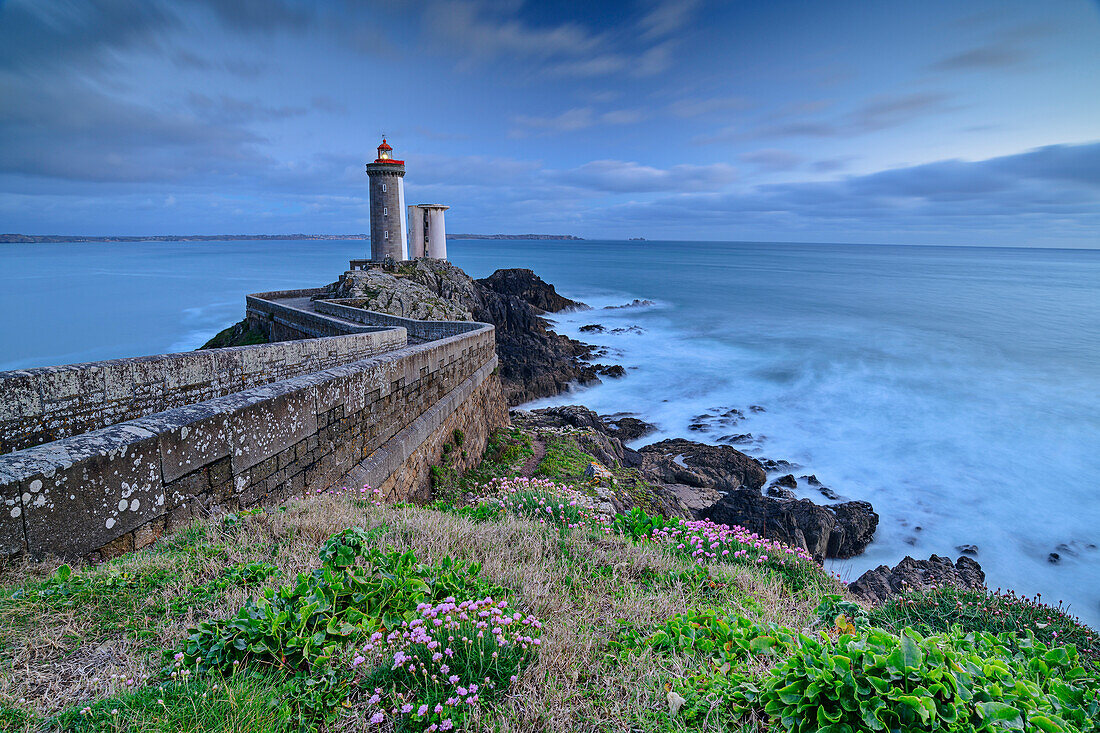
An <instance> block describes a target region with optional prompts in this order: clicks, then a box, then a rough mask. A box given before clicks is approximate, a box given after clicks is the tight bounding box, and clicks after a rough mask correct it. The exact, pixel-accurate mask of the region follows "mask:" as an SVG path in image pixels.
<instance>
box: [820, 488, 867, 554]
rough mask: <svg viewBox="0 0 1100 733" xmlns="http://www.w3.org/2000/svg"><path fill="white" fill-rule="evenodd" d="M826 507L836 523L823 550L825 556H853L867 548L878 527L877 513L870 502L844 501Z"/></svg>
mask: <svg viewBox="0 0 1100 733" xmlns="http://www.w3.org/2000/svg"><path fill="white" fill-rule="evenodd" d="M826 509H831V510H832V512H833V514H834V515H835V516H836V525H835V526H834V527H833V531H832V534H830V535H829V545H828V547H827V548H826V550H825V556H826V557H838V558H842V559H843V558H849V557H855V556H856V555H859V554H861V553H862V552H863V551H864V550H865V549H867V545H869V544H871V540H872V539H874V536H875V530H876V529H878V514H876V513H875V510H874V508H873V507H872V506H871V504H870V502H866V501H846V502H844V503H843V504H831V505H829V506H828V507H826Z"/></svg>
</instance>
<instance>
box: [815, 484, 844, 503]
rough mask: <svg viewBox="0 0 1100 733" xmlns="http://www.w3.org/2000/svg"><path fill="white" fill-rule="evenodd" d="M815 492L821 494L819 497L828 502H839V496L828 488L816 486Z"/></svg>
mask: <svg viewBox="0 0 1100 733" xmlns="http://www.w3.org/2000/svg"><path fill="white" fill-rule="evenodd" d="M817 490H818V491H819V492H821V495H822V496H824V497H825V498H826V499H828V500H830V501H840V500H841V498H843V497H841V495H840V494H838V493H836V492H835V491H833V490H832V489H830V488H829V487H828V486H818V487H817Z"/></svg>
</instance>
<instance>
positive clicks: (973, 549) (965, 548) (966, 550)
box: [955, 545, 978, 557]
mask: <svg viewBox="0 0 1100 733" xmlns="http://www.w3.org/2000/svg"><path fill="white" fill-rule="evenodd" d="M955 551H956V552H961V553H962V554H964V555H970V556H972V557H974V556H977V554H978V546H977V545H956V546H955Z"/></svg>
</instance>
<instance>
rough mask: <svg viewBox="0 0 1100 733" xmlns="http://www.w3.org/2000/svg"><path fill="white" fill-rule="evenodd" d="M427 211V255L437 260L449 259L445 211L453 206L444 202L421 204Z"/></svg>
mask: <svg viewBox="0 0 1100 733" xmlns="http://www.w3.org/2000/svg"><path fill="white" fill-rule="evenodd" d="M420 208H422V209H424V210H425V212H426V213H427V217H426V222H425V227H424V229H425V234H426V236H427V238H428V247H427V253H426V254H427V256H428V257H433V258H435V259H437V260H445V259H447V229H446V227H445V226H444V224H443V212H444V211H446V210H447V209H449V208H451V207H450V206H443V205H442V204H421V205H420Z"/></svg>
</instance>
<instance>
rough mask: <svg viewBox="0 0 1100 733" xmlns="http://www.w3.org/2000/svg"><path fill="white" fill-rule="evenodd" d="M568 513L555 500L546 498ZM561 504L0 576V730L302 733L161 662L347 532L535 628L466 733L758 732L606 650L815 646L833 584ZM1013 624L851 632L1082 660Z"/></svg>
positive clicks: (930, 602) (359, 523)
mask: <svg viewBox="0 0 1100 733" xmlns="http://www.w3.org/2000/svg"><path fill="white" fill-rule="evenodd" d="M545 437H547V438H548V440H547V454H546V458H544V460H543V461H542V462H540V469H541V468H543V467H545V468H546V470H547V472H549V473H553V474H555V475H574V474H573V473H572V472H574V471H575V469H576V467H577V466H578V465H583V464H582V463H581V461H583V460H585V459H586V458H588V456H587V455H586V454H584V452H583V451H582V450H581V449H580V448H579V446H578V445H577V443H576V441H575V440H573V439H572V438H571V437H570V436H559V437H562V439H561V440H554V439H553V436H545ZM454 438H455V441H454V442H455V448H454V450H461V444H462V442H463V441H462V438H461V437H460V436H458V435H455V436H454ZM532 455H533V450H532V446H531V439H530V437H529V436H527V435H526V434H524V433H523V432H521V431H518V430H506V431H500V432H498V433H497V434H496V435H494V436H493V438H492V440H491V441H490V443H489V446H488V448H487V449H486V451H485V455H484V458H483V461H482V463H481V465H480V466H479V467H478V468H477V469H474V470H473V471H469V472H467V474H466V475H465V476H462V477H460V478H459V479H458V481H457V484H456V486H455V487H454V488H455V489H456V490H458V489H461V490H462V491H464V492H466V493H467V494H468V493H469V492H471V491H474V490H475V489H477V488H478V487H482V486H486V485H487V484H492V483H493V479H500V478H503V477H509V476H513V475H515V473H516V472H517V471H518V470H519V468H520V467H522V466H523V465H524V464H525V463H527V461H528V460H529V459H530V458H531V456H532ZM582 470H583V469H582ZM540 481H542V482H543V483H541V484H537V485H535V486H534V488H535V489H538V490H539V491H542V490H543V489H545V492H544V493H546V492H550V493H552V485H551V484H550V483H549V482H548V481H546V480H545V479H540ZM499 484H500V482H497V485H498V486H499ZM528 484H529V485H533V484H531V482H528ZM532 491H533V489H532V490H529V491H528V493H530V494H531V496H527V495H524V496H521V497H520V498H524V497H526V498H525V502H526V504H530V503H531V501H530V500H534V499H536V498H537V497H535V496H534V493H538V492H537V491H535V492H534V493H532ZM455 493H456V494H459V493H460V492H459V491H456V492H455ZM547 495H548V496H549V493H548V494H547ZM570 495H571V494H568V492H565V490H564V489H563V490H562V493H561V494H559V497H567V496H570ZM512 496H513V501H512V502H511V504H517V502H518V500H517V499H515V497H516V496H519V494H518V493H516V494H513V495H512ZM540 496H541V495H540ZM543 498H544V497H543ZM547 501H549V500H547ZM567 501H568V499H567V500H566V502H565V503H563V504H562V507H561V511H560V513H561V517H560V518H558V519H556V520H555V521H548V520H547V519H546V517H545V516H543V514H545V509H540V511H539V512H536V513H535V514H534V517H535V518H530V517H525V516H522V514H523V512H522V511H520V509H519V508H517V507H516V506H511V504H509V502H504V504H505V505H507V506H505V507H504V508H502V507H501V505H500V503H499V502H498V503H497V504H492V503H485V504H481V505H476V504H475V505H472V506H471V505H463V502H462V501H461V499H460V498H459V497H458V496H455V497H452V499H451V500H445V501H439V502H437V503H435V504H433V505H430V506H425V507H417V506H413V505H408V504H403V505H376V504H375V503H374V502H373V501H372V500H371V499H369V498H365V497H364V496H362V495H360V494H359V493H352V492H342V493H324V494H319V495H317V494H315V495H311V496H309V497H307V498H304V499H299V500H295V501H292V502H291V503H289V504H287V505H285V506H283V507H279V508H274V509H268V510H261V511H248V512H240V513H237V514H234V515H230V516H228V517H222V518H210V519H207V520H204V521H200V522H197V523H195V524H194V525H192V526H191V527H189V528H186V529H184V530H182V531H178V532H176V533H174V534H173V535H170V536H166V537H164V538H162V539H161V540H160V541H158V542H157V543H156V544H154V545H153V546H151V547H149V548H146V549H144V550H141V551H138V552H135V553H131V554H130V555H127V556H124V557H121V558H118V559H116V560H113V561H111V562H107V563H103V564H101V565H82V566H76V567H73V568H69V567H68V566H64V565H61V564H59V563H58V562H56V561H55V562H39V563H35V562H31V561H29V560H23V561H20V562H18V563H9V564H7V565H4V566H0V728H2V729H4V730H12V731H24V733H30V732H31V731H40V730H71V731H108V730H110V731H114V730H120V731H121V730H126V731H169V730H173V731H174V730H188V731H214V730H231V731H242V732H243V731H256V732H260V731H263V732H265V733H267V732H270V733H276V732H282V731H294V730H299V729H300V722H301V720H302V716H303V715H308V714H311V713H310V712H309V711H312V710H314V708H312V707H309V705H311V704H312V703H307V697H308V695H307V691H306V690H304V689H303V682H302V678H301V677H299V678H298V679H292V678H289V677H287V676H286V675H287V674H288V672H287V671H284V670H279V669H275V670H273V671H267V672H264V674H263V675H261V676H258V675H257V673H256V670H258V669H268V670H271V669H272V667H271V666H270V665H269V666H267V667H261V666H257V665H252V664H251V662H248V661H246V663H245V664H243V665H242V666H241V667H240V668H239V669H240V671H238V672H237V673H235V674H234V673H231V674H229V675H228V676H225V677H222V676H217V675H219V674H221V673H209V672H207V673H204V674H205V675H206V676H204V677H202V678H200V679H196V678H194V677H190V678H185V677H177V678H174V679H173V678H168V677H166V676H165V672H166V670H167V669H173V667H170V666H169V665H171V664H173V663H172V661H171V659H170V654H171V653H172V652H174V651H175V650H180V649H183V648H184V646H185V645H186V641H187V639H188V636H189V634H190V633H191V632H190V630H191V629H192V628H193V627H196V626H198V625H199V624H200V623H202V622H204V621H208V620H219V619H229V618H233V617H234V616H235V615H236V614H237V612H238V610H239V609H241V608H242V606H243V605H245V601H246V599H248V598H249V597H256V596H258V595H259V594H260V593H261V592H263V591H264V590H265V589H274V588H277V587H279V586H283V585H286V584H287V583H293V582H294V580H293V579H294V578H296V577H297V576H298V574H299V573H310V572H312V571H314V570H317V569H319V568H321V564H322V561H321V557H320V551H321V549H322V548H323V547H331V546H332V545H331V543H330V542H329V540H330V538H332V537H333V536H334V535H337V534H341V533H343V534H344V535H345V536H347V533H345V532H344V530H346V529H347V528H349V527H358V528H361V530H362V531H358V530H356V531H354V532H353V534H354V536H355V537H357V538H359V541H361V542H363V543H369V546H370V547H371V548H377V549H379V550H383V551H386V550H394V551H397V552H401V553H404V552H411V553H414V554H415V558H416V561H417V562H419V563H422V564H424V565H439V564H441V563H444V562H445V561H447V559H448V558H450V559H451V560H453V561H455V562H463V563H477V564H479V565H480V568H481V573H480V577H481V579H483V580H484V581H485V583H487V584H491V585H492V586H499V588H498V589H497V590H501V589H503V590H504V597H505V598H506V599H507V603H508V606H509V608H510V609H515V610H516V611H517V612H520V613H522V614H523V615H525V616H526V615H528V614H529V615H532V616H534V617H535V618H537V619H541V620H542V622H543V627H542V630H541V634H542V635H541V637H540V642H541V645H540V646H539V647H538V654H537V656H536V657H534V658H533V660H532V661H531V663H530V664H529V665H528V666H526V667H524V668H523V669H522V670H519V671H518V674H517V679H516V680H515V682H513V683H511V685H510V686H509V687H508V688H507V690H506V692H502V693H501V694H498V695H496V696H495V698H494V699H493V702H492V704H487V705H485V706H482V707H480V708H479V709H478V710H477V711H475V712H474V713H472V714H471V717H469V718H468V719H467V720H468V723H469V726H468V727H469V729H472V730H487V731H502V732H505V731H506V732H508V733H520V732H526V731H531V732H534V731H585V732H588V731H591V732H592V733H597V732H600V733H606V732H610V731H614V732H616V733H617V732H618V731H637V732H645V731H653V732H654V733H656V732H657V731H679V730H688V729H691V730H698V729H705V730H712V731H728V732H730V733H734V732H736V733H748V732H749V731H757V732H762V731H765V730H768V728H767V727H766V725H765V723H764V722H763V721H762V720H755V719H746V720H739V721H734V720H730V719H728V716H727V717H723V716H722V715H721V714H719V712H717V711H718V710H719V709H720V708H719V707H715V708H714V710H713V711H712V712H709V713H708V712H706V706H705V705H702V707H700V704H699V703H698V700H693V703H692V705H693V710H696V711H697V712H698V711H700V710H702V712H700V713H698V715H697V716H696V718H695V719H694V720H692V721H685V719H684V716H683V715H670V701H672V700H674V698H673V697H671V696H670V693H673V692H675V691H676V690H686V688H685V687H684V685H685V684H690V681H691V680H697V679H700V675H710V677H709V678H708V679H718V677H715V674H716V672H715V669H716V667H715V666H714V663H713V662H708V661H706V660H703V659H701V658H700V656H699V655H698V654H693V653H691V652H689V651H680V650H676V649H672V650H669V649H661V650H657V649H654V648H652V647H651V646H648V645H647V644H645V643H636V644H634V645H633V647H632V648H633V651H632V652H631V653H629V654H627V653H622V652H621V651H619V650H620V649H621V648H622V647H621V645H620V642H621V641H622V640H623V639H627V638H629V639H633V640H635V641H636V642H637V641H638V640H645V639H648V638H651V637H652V635H653V634H654V633H655V632H656V631H657V630H659V629H661V628H663V627H665V625H666V624H667V623H668V622H669V620H670V619H673V618H674V617H676V616H677V615H678V614H680V615H684V616H685V617H686V616H689V615H691V616H692V617H693V618H699V617H700V614H702V615H704V616H705V615H706V614H708V613H711V614H712V615H717V616H719V617H722V618H727V617H730V618H732V617H736V618H741V619H746V620H747V621H749V622H752V623H755V624H761V625H764V626H769V627H772V626H783V627H788V628H790V629H795V630H807V633H815V632H814V631H810V630H812V629H819V626H818V625H819V623H820V622H819V619H818V613H817V612H816V609H817V608H818V605H819V603H820V602H821V601H822V599H823V598H826V597H831V598H839V597H842V596H836V595H832V596H830V595H829V594H837V593H842V591H840V590H839V586H838V584H837V583H836V581H835V580H834V579H832V578H830V577H829V576H828V574H826V573H824V572H822V571H820V568H817V567H816V566H813V567H807V568H803V567H802V566H801V565H799V566H798V567H797V568H795V569H797V570H798V572H800V573H801V572H803V571H805V572H806V573H810V574H811V575H812V574H813V573H817V575H818V576H820V577H816V578H810V579H809V580H808V581H807V582H801V581H802V580H805V579H804V578H802V577H801V576H799V577H798V578H795V580H799V581H800V582H798V583H794V584H792V577H788V576H789V575H790V573H787V574H784V572H781V571H782V570H783V569H782V568H780V570H776V569H775V568H769V567H767V566H765V565H763V564H758V563H754V562H749V561H748V560H747V559H745V558H741V559H740V560H736V561H735V560H733V559H732V558H728V559H727V558H724V557H723V556H722V555H721V550H720V548H714V547H712V546H711V545H709V544H708V545H707V547H708V548H709V551H713V552H714V553H715V557H713V558H704V560H705V562H704V563H703V564H700V562H699V560H700V558H697V557H693V556H692V555H691V554H690V550H691V548H690V547H688V548H686V550H687V552H686V551H685V549H677V548H676V547H675V545H669V544H668V543H663V542H656V541H644V540H642V539H641V535H644V534H648V533H651V531H652V530H651V529H646V528H645V527H642V526H641V525H642V524H644V517H642V516H639V515H638V513H634V514H633V515H631V516H632V517H633V518H634V520H636V521H637V523H638V526H639V529H638V532H637V533H638V534H639V536H638V537H632V536H630V534H629V533H627V534H626V535H624V534H621V533H620V530H621V529H622V527H624V526H626V525H625V523H624V522H622V521H620V522H619V524H618V525H616V526H618V527H619V529H614V528H613V527H612V525H611V524H610V523H608V522H607V521H606V520H605V521H601V522H596V521H593V520H591V519H590V518H589V519H585V518H584V517H583V516H582V514H583V513H581V512H575V511H574V509H573V508H568V507H567V506H566V504H567ZM509 507H510V508H509ZM574 514H577V516H574ZM582 520H583V521H582ZM632 521H633V520H632ZM568 525H573V526H572V527H569V526H568ZM647 526H648V525H647ZM642 530H645V531H642ZM684 544H685V545H686V544H687V543H684ZM732 546H733V545H731V547H732ZM731 554H732V553H731ZM749 559H751V558H749ZM792 568H794V566H792ZM815 568H816V569H815ZM495 594H496V591H494V595H495ZM990 598H992V600H990ZM849 600H850V599H849ZM979 600H981V601H982V604H981V605H979V603H978V602H979ZM972 603H973V604H974V605H973V606H972V605H971V604H972ZM990 604H993V605H990ZM997 604H1001V605H997ZM1029 604H1032V602H1021V601H1020V600H1019V599H1015V600H1012V599H1008V598H1006V597H1002V596H996V595H994V596H992V597H988V598H987V597H985V596H981V595H980V594H978V596H974V597H971V596H970V595H967V594H966V593H963V592H959V591H947V590H941V591H936V592H935V593H933V594H922V595H919V596H916V595H914V596H906V597H905V598H903V599H899V600H898V601H896V602H893V603H891V604H887V605H885V606H883V607H881V608H879V609H875V610H872V611H870V612H869V615H870V616H871V617H873V619H874V623H875V624H877V625H880V626H882V627H885V628H900V627H903V626H913V627H915V628H918V629H920V630H922V631H923V632H924V633H933V632H936V631H939V630H942V629H943V628H945V627H947V626H950V625H952V624H957V625H962V626H963V627H964V628H969V627H968V626H967V624H970V625H971V626H972V627H973V628H976V629H977V628H980V629H981V630H997V629H1002V628H1003V629H1004V630H1011V631H1018V630H1022V629H1027V628H1030V629H1033V630H1034V629H1038V631H1036V633H1037V634H1038V633H1039V631H1044V632H1046V633H1047V634H1048V636H1049V638H1052V639H1054V638H1056V639H1057V640H1058V641H1062V640H1065V641H1067V642H1068V641H1073V642H1074V643H1077V644H1078V647H1079V648H1082V649H1084V648H1085V646H1086V645H1085V644H1084V643H1081V642H1082V641H1084V642H1089V643H1090V645H1091V640H1092V638H1091V636H1089V635H1090V634H1091V633H1092V632H1091V630H1089V629H1087V628H1086V627H1082V626H1080V625H1079V624H1075V622H1073V621H1072V620H1071V619H1069V617H1068V616H1066V617H1065V618H1062V617H1060V616H1058V612H1057V611H1056V610H1052V609H1049V608H1047V607H1044V606H1041V605H1039V604H1037V603H1036V604H1032V605H1029ZM1041 624H1047V625H1046V626H1041ZM1047 629H1049V631H1046V630H1047ZM311 633H312V632H311ZM1054 633H1057V634H1058V636H1057V637H1054V636H1053V634H1054ZM345 651H346V650H345ZM773 663H774V662H768V663H767V664H773ZM743 664H745V665H749V666H751V665H762V664H764V663H763V662H760V661H759V660H753V659H750V660H746V661H744V662H743ZM761 668H763V667H761ZM754 669H755V668H754ZM349 673H350V670H349ZM722 674H724V673H722ZM383 676H385V675H383ZM720 676H721V675H719V677H720ZM343 679H344V681H345V682H346V681H347V680H348V679H350V678H348V677H345V678H343ZM685 681H688V682H685ZM341 684H343V683H342V682H341ZM367 694H370V693H369V692H368V693H367ZM365 697H366V695H363V694H351V695H350V696H347V697H345V698H344V699H343V702H341V703H339V704H338V705H337V706H336V707H335V711H336V715H335V717H334V718H333V719H331V720H329V721H328V722H322V723H321V724H320V728H319V729H320V730H325V731H350V730H364V729H366V730H386V731H388V730H389V729H387V728H381V729H379V728H376V727H372V726H371V725H370V724H369V722H368V717H369V713H370V711H371V710H372V708H371V707H370V706H369V704H368V702H367V701H365V700H364V699H363V698H365ZM345 703H346V704H345ZM307 708H308V711H307ZM700 715H701V716H702V717H701V718H700V717H699V716H700ZM315 722H316V721H315ZM387 725H388V724H387Z"/></svg>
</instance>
